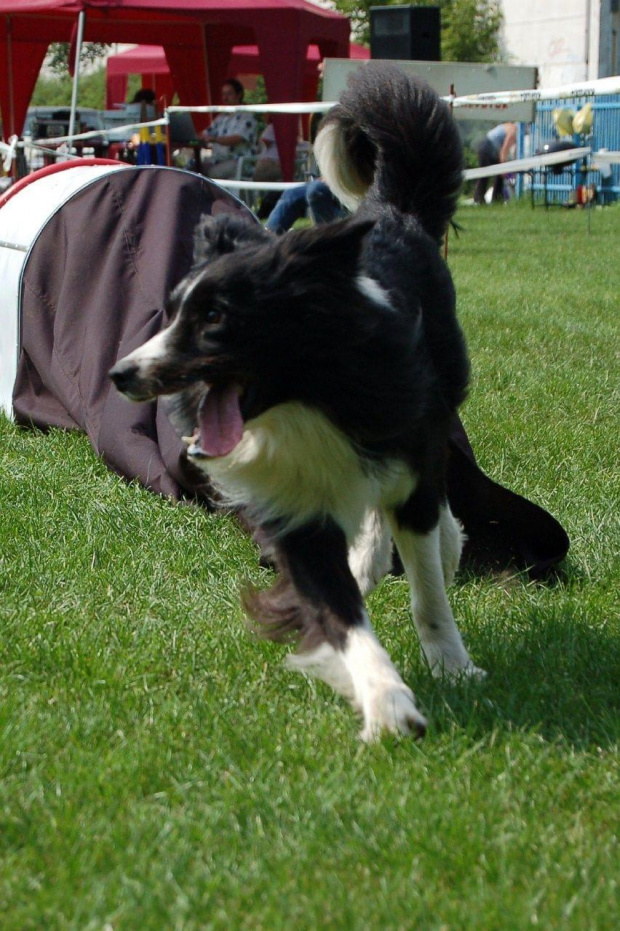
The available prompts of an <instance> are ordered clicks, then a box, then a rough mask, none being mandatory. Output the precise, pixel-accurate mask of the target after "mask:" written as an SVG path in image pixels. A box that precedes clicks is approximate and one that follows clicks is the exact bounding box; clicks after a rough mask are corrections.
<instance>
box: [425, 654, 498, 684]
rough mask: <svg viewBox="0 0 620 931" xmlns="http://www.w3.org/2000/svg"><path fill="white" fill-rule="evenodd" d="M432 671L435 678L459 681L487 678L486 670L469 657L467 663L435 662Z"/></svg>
mask: <svg viewBox="0 0 620 931" xmlns="http://www.w3.org/2000/svg"><path fill="white" fill-rule="evenodd" d="M431 673H432V674H433V676H434V678H435V679H450V681H452V682H458V681H459V680H460V679H477V680H482V679H485V678H486V675H487V673H486V671H485V670H484V669H480V668H479V667H478V666H476V665H475V664H474V663H472V661H471V660H470V659H469V657H468V659H467V662H465V663H462V664H461V663H445V662H443V661H441V662H437V663H434V664H433V665H432V666H431Z"/></svg>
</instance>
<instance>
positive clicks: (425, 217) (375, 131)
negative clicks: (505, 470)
mask: <svg viewBox="0 0 620 931" xmlns="http://www.w3.org/2000/svg"><path fill="white" fill-rule="evenodd" d="M316 152H317V157H318V160H319V163H320V165H321V169H322V172H323V175H324V177H325V179H326V181H327V182H328V184H329V185H330V187H331V188H332V190H334V191H335V192H336V193H337V194H338V196H339V197H340V198H341V200H342V201H343V202H344V203H345V204H347V205H348V206H349V207H351V208H358V209H357V213H356V215H355V217H354V218H353V219H350V220H343V221H338V222H335V223H331V224H327V225H325V226H321V227H316V228H312V229H303V230H299V231H292V232H289V233H287V234H285V235H284V236H282V237H281V238H276V237H274V236H273V235H272V234H270V233H267V232H266V231H264V230H263V229H262V228H261V227H260V226H258V224H256V225H254V224H249V223H245V222H243V221H241V220H239V219H238V218H230V217H219V218H217V219H216V220H214V219H209V220H207V221H205V223H204V229H203V230H202V231H201V233H200V235H199V241H198V245H197V253H196V262H195V266H194V268H193V270H192V272H191V273H190V274H189V275H188V276H187V277H186V278H185V280H183V281H182V282H181V283H180V285H178V287H177V288H176V289H175V291H174V292H173V294H172V295H171V297H170V304H169V315H170V325H169V326H168V327H167V329H165V330H164V331H162V332H161V333H160V334H158V335H157V336H155V337H154V338H153V339H151V340H150V341H149V342H147V343H146V344H145V345H143V346H142V347H140V348H139V349H137V350H136V351H135V352H132V353H131V354H130V355H129V356H127V357H126V358H124V359H122V360H121V361H120V362H118V364H117V365H116V366H115V367H114V369H113V370H112V372H111V377H112V379H113V380H114V382H115V383H116V386H117V387H118V389H119V390H120V391H122V392H123V393H124V394H126V395H127V397H129V398H130V399H132V400H134V401H144V400H148V399H152V398H154V397H156V396H159V395H168V396H172V398H171V416H172V418H173V422H175V424H176V426H177V427H178V429H179V430H180V431H182V432H183V433H186V434H189V435H190V436H189V438H188V450H187V454H188V456H189V457H190V459H191V460H192V461H193V462H194V463H195V464H196V465H198V466H199V467H200V468H202V469H203V470H204V471H205V472H207V473H208V475H209V476H210V478H211V479H212V481H213V482H214V483H215V485H216V486H217V487H218V488H219V489H220V490H221V492H222V494H223V496H224V497H225V499H226V500H227V501H228V502H229V503H230V504H231V505H233V506H235V507H239V508H241V509H242V510H243V512H244V513H245V516H246V518H247V519H248V520H249V522H250V523H251V525H252V526H254V527H256V528H257V531H258V533H257V536H258V538H259V539H260V541H261V542H262V544H263V546H264V547H266V548H268V550H269V553H270V555H271V557H272V559H273V561H274V563H275V565H276V566H277V569H278V571H279V578H278V580H277V582H276V584H275V586H274V587H273V588H272V589H271V590H269V591H266V592H255V593H252V594H251V595H250V596H248V598H247V599H246V607H247V609H248V611H249V613H250V615H251V616H252V617H253V618H254V619H255V620H256V621H257V622H258V623H259V624H260V625H261V628H262V631H263V632H264V633H265V634H266V635H267V636H270V637H272V638H277V639H283V640H286V639H295V640H296V641H297V642H298V652H297V653H295V654H294V655H292V656H291V657H289V661H290V664H291V666H293V667H295V668H296V669H299V670H301V671H303V672H305V673H307V674H313V675H316V676H318V677H320V678H322V679H324V680H325V681H326V682H328V683H329V684H330V685H331V686H333V688H334V689H336V691H338V692H340V693H341V694H343V695H345V696H346V697H347V698H348V699H349V700H350V701H351V703H352V704H353V706H354V707H355V708H356V709H357V710H358V711H359V712H360V713H361V715H362V716H363V722H364V726H363V730H362V734H361V736H362V738H363V739H364V740H372V739H373V738H375V737H377V736H378V735H379V734H380V733H381V732H382V731H383V730H387V731H391V732H394V733H408V732H410V731H413V733H415V734H417V735H421V734H423V733H424V731H425V728H426V722H425V720H424V717H423V716H422V714H421V713H420V712H419V711H418V709H417V708H416V706H415V703H414V697H413V694H412V692H411V689H410V688H409V687H408V686H407V685H405V683H404V682H403V681H402V679H401V677H400V675H399V674H398V672H397V670H396V668H395V667H394V665H393V664H392V662H391V660H390V658H389V656H388V654H387V653H386V652H385V650H384V649H383V648H382V647H381V645H380V644H379V641H378V639H377V637H376V636H375V634H374V633H373V630H372V628H371V626H370V623H369V620H368V616H367V614H366V611H365V608H364V601H363V595H365V594H366V593H367V592H369V591H370V590H371V589H372V588H373V586H374V585H375V584H376V583H377V582H378V581H379V579H380V578H381V577H382V576H383V575H384V573H385V572H386V571H387V569H388V568H389V566H390V560H391V545H392V538H393V539H394V541H395V543H396V546H397V548H398V552H399V554H400V557H401V560H402V563H403V565H404V567H405V571H406V574H407V577H408V580H409V582H410V584H411V591H412V607H413V616H414V618H415V623H416V626H417V629H418V633H419V636H420V640H421V643H422V648H423V650H424V653H425V656H426V659H427V661H428V663H429V665H430V666H431V668H432V669H433V671H434V672H436V673H437V674H439V675H442V674H452V675H457V674H463V673H465V674H475V673H476V672H477V671H478V670H477V669H476V667H475V666H474V665H473V664H472V662H471V660H470V658H469V656H468V654H467V651H466V649H465V647H464V646H463V642H462V640H461V637H460V634H459V632H458V630H457V627H456V624H455V622H454V619H453V616H452V611H451V609H450V605H449V603H448V599H447V597H446V592H445V586H446V584H447V583H450V581H451V580H452V578H453V575H454V573H455V570H456V568H457V566H458V562H459V557H460V552H461V532H460V528H459V526H458V524H457V522H456V521H455V519H454V518H453V516H452V514H451V512H450V509H449V507H448V504H447V500H446V489H445V478H444V472H445V458H446V446H447V437H448V431H449V426H450V422H451V420H452V418H453V416H454V413H455V411H456V409H457V406H458V405H459V403H460V402H461V401H462V400H463V397H464V395H465V391H466V385H467V379H468V361H467V356H466V351H465V347H464V342H463V338H462V335H461V332H460V329H459V326H458V323H457V321H456V317H455V298H454V291H453V287H452V282H451V278H450V274H449V272H448V270H447V268H446V266H445V264H444V262H443V260H442V258H441V256H440V250H439V243H440V241H441V238H442V236H443V234H444V232H445V230H446V227H447V225H448V223H449V221H450V219H451V217H452V215H453V212H454V209H455V205H456V199H457V197H458V193H459V189H460V185H461V178H462V160H461V159H462V153H461V145H460V142H459V136H458V132H457V130H456V127H455V124H454V122H453V120H452V117H451V114H450V112H449V110H448V108H447V107H446V106H445V105H444V104H443V103H442V101H440V100H439V98H438V97H437V96H436V94H435V93H434V92H433V91H432V90H431V89H430V88H429V87H428V86H427V85H426V84H424V83H423V82H421V81H419V80H412V79H409V78H407V77H405V76H404V75H403V74H402V73H401V72H400V71H399V70H398V69H397V68H396V67H394V66H386V65H376V66H375V65H372V64H370V65H368V66H366V67H364V68H362V69H360V71H359V72H358V73H357V74H356V75H355V76H354V78H353V79H352V80H351V81H350V84H349V87H348V89H347V91H346V92H345V93H344V94H343V96H342V99H341V102H340V103H339V104H338V105H337V106H336V107H334V108H333V110H332V111H331V112H330V113H329V114H328V116H327V118H326V119H325V121H324V124H323V126H322V128H321V131H320V133H319V135H318V137H317V141H316Z"/></svg>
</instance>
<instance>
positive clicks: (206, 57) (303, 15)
mask: <svg viewBox="0 0 620 931" xmlns="http://www.w3.org/2000/svg"><path fill="white" fill-rule="evenodd" d="M81 12H83V13H84V14H85V23H84V41H86V42H109V43H113V42H127V43H141V42H146V43H149V44H152V45H161V46H163V48H164V50H165V54H166V59H167V61H168V65H169V67H170V72H171V75H172V79H173V81H174V86H175V88H176V90H177V92H178V95H179V100H180V102H181V104H182V105H184V106H192V105H197V106H200V105H203V104H205V103H217V102H218V101H217V100H214V96H216V95H217V94H218V93H219V88H220V86H221V84H222V82H223V81H224V80H225V79H226V77H228V75H229V66H230V58H231V51H232V49H233V47H234V46H236V45H248V44H255V45H256V46H257V47H258V60H259V64H260V68H259V70H260V73H261V74H263V75H264V78H265V87H266V90H267V94H268V96H269V100H270V101H271V102H273V103H286V102H293V101H297V100H302V99H303V89H304V69H305V61H306V52H307V48H308V46H309V45H313V44H314V45H317V46H318V48H319V50H320V53H321V55H322V56H323V57H325V56H330V57H338V58H347V57H348V56H349V32H350V27H349V21H348V19H347V18H346V17H344V16H341V15H340V14H339V13H334V12H333V11H331V10H326V9H324V8H322V7H319V6H317V5H316V4H314V3H312V2H311V0H0V109H1V111H2V120H3V127H4V134H5V137H7V136H9V135H12V134H13V133H16V134H18V135H19V133H21V129H22V126H23V124H24V118H25V115H26V110H27V108H28V103H29V101H30V98H31V96H32V92H33V90H34V85H35V83H36V80H37V77H38V74H39V70H40V68H41V65H42V63H43V59H44V57H45V54H46V52H47V48H48V45H49V43H50V42H69V41H71V39H72V34H73V33H74V30H75V29H76V23H77V17H78V15H79V14H80V13H81ZM196 122H197V123H198V122H199V121H198V120H196ZM274 128H275V131H276V137H277V140H278V148H279V151H280V157H281V161H282V170H283V174H284V177H285V178H291V177H292V174H293V167H294V160H295V142H296V133H297V119H296V118H295V117H287V116H278V117H276V118H275V119H274Z"/></svg>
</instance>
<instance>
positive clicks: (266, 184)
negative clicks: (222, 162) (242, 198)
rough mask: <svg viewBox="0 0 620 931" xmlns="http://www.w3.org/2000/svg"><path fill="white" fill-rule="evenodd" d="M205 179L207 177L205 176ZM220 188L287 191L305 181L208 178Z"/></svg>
mask: <svg viewBox="0 0 620 931" xmlns="http://www.w3.org/2000/svg"><path fill="white" fill-rule="evenodd" d="M205 177H207V176H205ZM208 180H209V181H214V182H215V183H216V184H219V186H220V187H225V188H230V190H231V191H239V190H241V191H288V190H289V189H290V188H293V187H300V185H302V184H305V183H306V182H305V181H240V180H238V179H237V178H235V179H231V180H230V181H229V180H227V179H225V178H208Z"/></svg>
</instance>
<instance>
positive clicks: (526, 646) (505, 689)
mask: <svg viewBox="0 0 620 931" xmlns="http://www.w3.org/2000/svg"><path fill="white" fill-rule="evenodd" d="M481 646H482V644H481ZM486 647H487V649H486V652H485V655H481V654H480V650H478V652H477V659H479V661H480V662H481V665H482V666H483V667H484V668H485V669H486V670H487V673H488V675H487V678H486V679H484V680H483V681H468V680H464V681H461V682H459V683H450V682H447V681H445V680H444V681H441V680H440V681H438V680H434V679H432V678H431V677H430V674H429V677H428V682H427V683H421V682H418V683H416V685H417V689H418V693H419V694H420V696H422V695H423V698H424V709H425V712H426V713H427V715H428V717H429V718H430V720H431V721H432V724H433V727H434V728H436V729H438V730H439V731H442V730H446V729H450V728H452V727H453V726H454V724H457V726H459V727H461V728H463V729H464V730H466V731H467V732H468V733H469V734H470V735H471V736H472V737H473V738H475V739H480V738H481V737H483V736H484V735H485V734H488V733H489V732H490V731H492V730H495V731H497V730H498V729H499V730H500V731H501V730H502V729H504V730H506V731H507V732H508V731H515V730H525V731H535V732H536V733H538V734H540V735H541V736H542V737H543V738H544V739H545V740H549V741H555V740H558V739H561V740H564V741H566V742H568V743H569V744H570V745H571V746H573V747H575V748H576V749H582V750H587V749H594V748H597V747H603V748H605V747H611V746H613V745H614V744H616V743H617V742H618V741H619V740H620V690H619V689H618V670H620V639H619V638H618V636H617V635H616V634H615V633H614V632H613V630H611V629H607V628H606V627H598V628H595V627H592V626H589V625H588V624H587V622H581V623H577V622H575V621H574V620H572V619H566V618H558V619H553V620H546V621H545V623H544V624H540V626H537V622H536V618H532V623H531V625H529V626H528V627H527V628H526V629H523V628H520V629H519V630H512V631H507V630H506V628H504V629H503V631H500V632H498V634H497V637H496V638H495V639H494V640H492V641H487V643H486Z"/></svg>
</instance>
